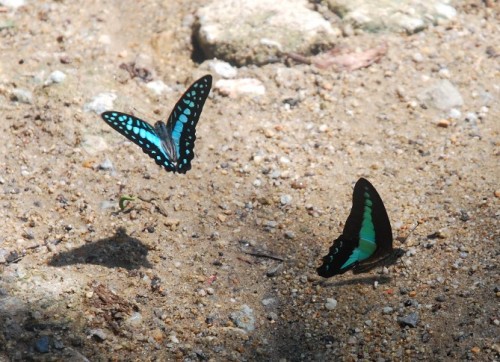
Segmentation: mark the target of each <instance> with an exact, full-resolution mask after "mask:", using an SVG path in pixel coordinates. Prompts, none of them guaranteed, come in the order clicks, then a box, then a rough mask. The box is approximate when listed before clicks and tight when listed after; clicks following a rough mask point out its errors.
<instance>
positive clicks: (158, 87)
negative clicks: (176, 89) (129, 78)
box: [146, 80, 172, 96]
mask: <svg viewBox="0 0 500 362" xmlns="http://www.w3.org/2000/svg"><path fill="white" fill-rule="evenodd" d="M146 88H147V89H149V90H151V91H152V92H153V93H154V94H156V95H158V96H159V95H162V94H163V93H166V92H171V91H172V88H170V87H169V86H168V85H166V84H165V83H164V82H163V81H161V80H153V81H151V82H148V83H146Z"/></svg>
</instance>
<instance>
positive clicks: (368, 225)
mask: <svg viewBox="0 0 500 362" xmlns="http://www.w3.org/2000/svg"><path fill="white" fill-rule="evenodd" d="M391 251H392V230H391V224H390V222H389V217H388V216H387V212H386V210H385V207H384V204H383V202H382V199H381V198H380V196H379V194H378V193H377V191H376V190H375V188H374V187H373V186H372V184H371V183H370V182H368V181H367V180H366V179H363V178H361V179H359V180H358V182H356V185H355V186H354V192H353V197H352V208H351V212H350V214H349V216H348V218H347V221H346V223H345V226H344V230H343V232H342V235H340V237H339V238H338V239H336V240H335V242H334V243H333V245H332V246H331V247H330V250H329V253H328V255H326V256H325V257H323V264H322V265H321V266H320V267H319V268H318V269H317V272H318V274H319V275H320V276H322V277H325V278H329V277H331V276H333V275H336V274H343V273H345V272H346V271H348V270H350V269H354V270H355V271H356V270H358V268H359V267H360V266H362V265H366V263H367V262H369V261H370V260H373V259H374V258H377V259H379V258H381V257H384V256H385V255H387V254H388V253H390V252H391Z"/></svg>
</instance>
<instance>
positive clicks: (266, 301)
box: [261, 298, 276, 307]
mask: <svg viewBox="0 0 500 362" xmlns="http://www.w3.org/2000/svg"><path fill="white" fill-rule="evenodd" d="M261 303H262V305H263V306H264V307H267V306H268V305H271V304H274V303H276V298H266V299H262V301H261Z"/></svg>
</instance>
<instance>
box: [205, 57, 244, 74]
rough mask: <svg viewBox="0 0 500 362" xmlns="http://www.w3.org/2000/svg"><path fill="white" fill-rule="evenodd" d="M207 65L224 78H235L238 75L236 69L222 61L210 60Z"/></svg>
mask: <svg viewBox="0 0 500 362" xmlns="http://www.w3.org/2000/svg"><path fill="white" fill-rule="evenodd" d="M207 63H208V66H209V68H210V70H212V71H213V72H214V73H217V74H218V75H220V76H221V77H223V78H234V77H236V76H237V75H238V70H237V69H236V68H235V67H233V66H232V65H231V64H229V63H227V62H224V61H222V60H217V59H215V60H209V61H208V62H207Z"/></svg>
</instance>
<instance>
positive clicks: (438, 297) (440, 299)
mask: <svg viewBox="0 0 500 362" xmlns="http://www.w3.org/2000/svg"><path fill="white" fill-rule="evenodd" d="M436 301H437V302H444V301H446V297H445V296H444V295H442V294H441V295H438V296H437V297H436Z"/></svg>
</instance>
